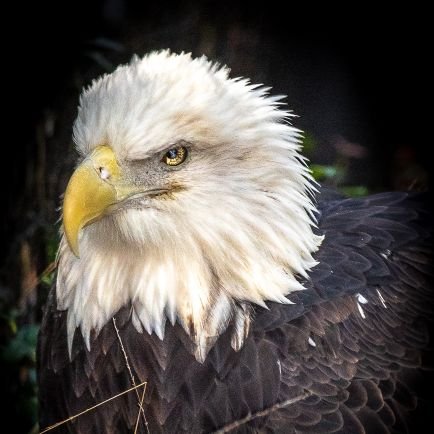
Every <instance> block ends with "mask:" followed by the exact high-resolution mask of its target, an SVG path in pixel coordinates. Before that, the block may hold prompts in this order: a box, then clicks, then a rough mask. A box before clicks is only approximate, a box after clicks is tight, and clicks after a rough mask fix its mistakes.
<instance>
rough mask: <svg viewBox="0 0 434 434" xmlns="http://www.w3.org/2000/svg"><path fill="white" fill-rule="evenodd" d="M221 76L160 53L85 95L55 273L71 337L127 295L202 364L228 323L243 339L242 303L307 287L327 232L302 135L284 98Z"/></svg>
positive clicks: (136, 314)
mask: <svg viewBox="0 0 434 434" xmlns="http://www.w3.org/2000/svg"><path fill="white" fill-rule="evenodd" d="M228 74H229V70H228V69H227V68H220V67H219V66H218V65H216V64H213V63H211V62H209V61H208V60H207V59H206V58H205V57H201V58H198V59H192V58H191V56H190V55H189V54H180V55H177V54H171V53H170V52H168V51H162V52H155V53H151V54H149V55H147V56H145V57H144V58H142V59H139V58H137V57H136V58H134V59H133V60H132V61H131V63H130V64H128V65H125V66H121V67H119V68H118V69H117V70H116V71H115V72H114V73H112V74H110V75H106V76H104V77H102V78H100V79H98V80H96V81H94V82H93V83H92V85H91V86H90V88H88V89H87V90H85V91H84V93H83V95H82V96H81V99H80V108H79V113H78V117H77V120H76V122H75V125H74V140H75V143H76V146H77V149H78V152H79V154H80V155H81V157H82V158H81V159H82V161H81V163H80V164H79V166H78V167H77V169H76V171H75V172H74V174H73V175H72V177H71V180H70V182H69V184H68V187H67V190H66V194H65V201H64V208H63V217H64V228H65V235H66V236H65V237H64V238H63V240H62V243H61V246H60V251H59V272H58V278H57V299H58V307H59V309H68V333H69V340H70V345H71V343H72V337H73V335H74V332H75V329H76V328H77V327H80V328H81V332H82V333H83V336H84V337H85V339H86V341H87V343H88V345H90V342H89V336H90V332H91V330H92V329H95V330H96V331H98V330H99V329H100V328H101V327H102V326H103V325H104V324H105V323H106V322H107V321H108V320H109V319H110V318H111V317H112V316H113V315H114V314H115V313H116V312H117V311H118V310H119V309H120V308H121V307H122V306H124V305H126V304H128V303H131V305H132V321H133V322H134V325H135V327H136V328H137V330H139V331H143V329H145V330H146V331H147V332H148V333H152V332H155V333H157V334H158V336H160V338H163V336H164V329H165V326H166V319H169V320H170V321H171V322H172V323H174V322H176V321H178V322H179V323H180V324H181V325H182V326H183V327H184V328H185V329H186V331H187V332H188V333H190V335H191V336H192V338H193V340H194V341H195V342H196V344H197V348H198V351H197V358H198V359H199V360H202V359H203V358H204V355H205V354H206V351H207V347H209V342H212V341H213V339H214V338H215V337H216V336H218V335H219V334H220V333H221V332H222V331H223V330H224V329H225V328H226V326H227V324H228V323H229V322H230V321H231V320H233V321H235V322H237V321H238V322H239V323H240V324H241V323H242V324H243V325H242V326H241V325H240V330H239V333H238V336H235V337H234V340H233V345H234V347H235V348H238V347H239V346H240V345H241V343H242V336H243V335H244V334H245V333H246V332H247V329H246V327H247V326H246V325H245V324H247V323H248V321H245V319H246V317H247V316H248V309H246V308H245V307H246V306H247V305H248V303H256V304H260V305H262V304H264V302H265V301H267V300H272V301H277V302H281V303H285V302H287V299H286V298H285V295H287V294H288V293H289V292H291V291H294V290H299V289H302V286H301V285H300V283H299V282H298V281H297V279H296V276H297V275H300V276H305V277H306V271H307V270H309V269H310V268H311V267H312V266H313V265H315V261H314V260H313V258H312V252H314V251H315V250H316V249H317V248H318V245H319V243H320V241H321V239H320V238H319V237H317V236H315V235H314V234H313V232H312V226H313V224H314V218H313V212H314V206H313V204H312V202H311V195H310V192H311V189H312V181H311V178H310V175H309V173H308V170H307V168H306V165H305V164H304V160H303V158H302V157H301V156H300V154H299V149H300V144H299V139H298V138H299V131H298V130H296V129H295V128H293V127H292V126H291V125H290V124H289V118H290V115H289V113H288V112H287V111H284V110H282V108H281V107H282V105H281V103H280V102H279V101H280V99H281V98H280V97H270V96H268V89H266V88H263V87H260V86H257V85H251V84H249V82H248V80H244V79H238V78H234V79H231V78H229V77H228ZM240 318H244V319H243V321H240ZM240 337H241V338H240Z"/></svg>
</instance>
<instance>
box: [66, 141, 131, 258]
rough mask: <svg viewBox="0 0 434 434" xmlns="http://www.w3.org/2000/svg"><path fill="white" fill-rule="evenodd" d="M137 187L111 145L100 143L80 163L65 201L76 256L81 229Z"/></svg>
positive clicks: (71, 246)
mask: <svg viewBox="0 0 434 434" xmlns="http://www.w3.org/2000/svg"><path fill="white" fill-rule="evenodd" d="M135 190H137V188H136V187H134V186H131V185H129V186H128V185H126V183H125V181H124V178H123V176H122V171H121V168H120V166H119V164H118V162H117V161H116V158H115V154H114V152H113V150H112V149H111V148H109V147H108V146H98V147H97V148H95V150H94V151H93V152H92V154H91V155H90V156H89V157H88V158H86V160H84V161H83V163H81V164H80V166H78V167H77V169H76V170H75V172H74V173H73V174H72V176H71V179H70V180H69V183H68V186H67V187H66V192H65V198H64V202H63V227H64V230H65V235H66V239H67V241H68V244H69V246H70V248H71V250H72V251H73V252H74V254H75V256H77V257H78V256H79V248H78V238H79V234H80V231H81V229H83V228H84V227H85V226H87V225H89V224H90V223H92V222H94V221H95V220H98V219H99V218H101V217H103V216H104V214H105V213H106V211H107V209H108V208H109V207H110V206H111V205H114V204H116V203H117V202H119V201H121V200H122V199H124V198H125V197H127V196H128V195H130V194H134V192H135Z"/></svg>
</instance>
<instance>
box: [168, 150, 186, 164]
mask: <svg viewBox="0 0 434 434" xmlns="http://www.w3.org/2000/svg"><path fill="white" fill-rule="evenodd" d="M186 158H187V148H185V147H184V146H177V147H176V148H172V149H169V150H168V151H167V152H166V153H165V154H164V157H163V161H164V162H165V163H166V164H167V165H168V166H178V165H179V164H181V163H183V162H184V161H185V159H186Z"/></svg>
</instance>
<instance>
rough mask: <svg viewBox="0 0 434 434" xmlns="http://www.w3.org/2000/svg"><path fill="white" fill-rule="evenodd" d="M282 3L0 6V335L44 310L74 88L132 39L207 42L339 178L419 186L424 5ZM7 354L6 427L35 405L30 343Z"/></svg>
mask: <svg viewBox="0 0 434 434" xmlns="http://www.w3.org/2000/svg"><path fill="white" fill-rule="evenodd" d="M282 5H283V3H280V2H279V3H278V2H261V3H260V4H258V5H253V4H248V3H246V4H245V5H244V6H241V5H240V4H238V3H236V2H229V1H218V2H217V1H215V2H193V1H190V2H185V1H184V2H178V3H177V5H173V4H170V3H164V2H144V1H137V0H136V1H126V0H104V1H102V0H100V1H94V2H89V1H83V0H78V1H67V2H60V1H58V2H33V3H32V4H24V3H18V4H17V5H16V6H15V10H13V11H10V12H6V13H4V14H3V17H2V20H3V27H5V26H6V25H8V26H9V28H8V30H7V34H6V36H5V37H4V38H3V39H2V48H3V61H4V66H3V71H4V72H5V73H6V78H5V79H4V80H3V88H2V96H3V98H2V99H3V110H4V112H5V113H6V114H7V117H6V120H5V121H4V124H3V128H2V132H3V134H2V144H1V150H2V155H1V161H2V164H1V168H2V170H1V171H0V172H1V178H2V179H1V184H0V185H1V186H2V188H3V191H2V202H3V203H2V213H1V218H2V222H1V228H0V230H1V236H2V240H3V242H2V244H1V246H2V249H1V268H0V309H1V321H2V322H1V328H0V345H1V347H2V348H3V349H4V348H7V347H8V345H9V346H10V342H11V340H13V339H14V337H16V334H17V330H20V329H21V328H22V327H26V326H27V325H35V326H37V324H38V322H39V320H40V315H41V309H40V306H41V304H42V302H43V300H44V299H45V296H46V292H47V286H48V284H45V286H44V282H42V283H41V276H45V275H44V273H43V272H44V270H45V269H46V267H47V266H48V265H49V264H50V261H52V259H53V255H54V254H53V252H54V251H55V248H56V244H57V228H58V225H57V226H56V221H57V219H58V217H59V213H58V211H57V208H58V206H59V204H60V199H59V197H60V195H61V194H62V192H63V190H64V188H65V185H66V182H67V179H68V177H69V175H70V174H71V171H72V168H73V165H74V151H73V146H72V142H71V131H72V128H71V127H72V122H73V119H74V116H75V113H76V107H77V103H78V95H79V92H80V89H81V88H82V86H84V85H87V84H89V83H90V81H91V80H92V78H95V77H97V76H98V75H100V74H102V73H104V72H110V71H112V70H113V69H114V67H115V66H116V65H117V64H118V63H121V62H122V63H124V62H127V61H128V60H129V59H130V57H131V56H132V54H134V53H137V54H139V55H142V54H144V53H146V52H148V51H150V50H154V49H162V48H170V49H171V50H172V51H175V52H180V51H182V50H184V51H191V52H192V53H193V55H195V56H196V55H201V54H206V55H207V56H208V57H210V58H211V59H214V60H216V61H219V62H221V63H225V64H227V65H228V66H229V67H230V68H231V70H232V76H240V75H242V76H246V77H250V78H251V79H252V81H253V82H260V83H264V84H266V85H267V86H272V88H273V90H272V92H273V93H277V94H285V95H287V99H286V101H287V103H288V105H289V107H290V108H291V109H292V110H293V111H294V112H295V113H296V114H297V115H298V116H299V117H298V118H296V119H295V120H294V123H295V125H296V126H297V127H299V128H301V129H303V130H304V131H306V134H307V140H306V153H307V154H308V156H309V157H310V158H311V160H312V161H313V162H314V163H316V164H321V165H330V166H333V165H336V164H337V165H339V164H340V165H341V166H342V167H344V169H345V170H344V171H343V174H342V175H341V176H340V177H338V179H332V180H331V182H332V183H334V184H336V185H337V186H340V185H350V186H351V185H355V186H359V185H361V186H364V187H365V188H367V190H368V191H369V192H376V191H382V190H391V189H416V190H424V189H427V188H428V186H429V184H430V183H431V182H432V178H430V176H429V175H430V172H429V166H430V164H429V162H430V158H429V157H428V151H429V146H430V145H431V141H432V138H431V136H432V134H431V129H430V126H431V125H430V122H429V119H428V116H427V113H428V108H427V105H428V106H429V102H430V100H429V98H428V96H427V94H428V89H429V86H428V80H427V77H428V71H427V67H426V60H427V58H428V56H429V55H430V54H429V52H428V50H427V47H426V42H427V39H428V27H427V24H426V21H425V17H428V12H427V11H425V10H423V9H418V8H417V7H416V6H414V7H412V8H410V9H409V7H408V5H407V6H405V7H402V8H398V7H397V6H396V5H394V6H393V9H384V10H379V6H377V7H374V6H372V5H369V4H368V3H363V4H356V3H348V6H347V7H346V8H342V7H336V8H332V7H331V6H330V4H328V5H323V6H321V7H320V8H319V7H318V5H315V4H314V3H312V4H311V3H309V2H307V3H304V4H303V7H300V5H299V4H298V3H293V2H285V6H287V7H288V10H287V11H283V9H282V8H283V6H282ZM427 103H428V104H427ZM41 273H42V274H41ZM42 280H43V279H42ZM48 283H49V282H48ZM11 318H12V319H11ZM11 321H13V323H14V324H15V326H14V327H12V326H11ZM2 360H3V359H2ZM3 362H4V360H3ZM4 363H5V368H4V369H2V377H4V378H1V380H2V383H3V384H6V388H5V389H4V390H6V392H4V393H7V394H8V396H9V397H10V400H9V404H8V406H7V407H4V408H3V410H4V411H5V414H8V415H9V417H10V418H11V420H13V421H14V424H15V426H16V430H14V432H27V431H28V430H29V429H30V428H31V427H32V424H33V421H32V417H33V416H32V415H31V414H32V413H31V411H30V412H29V413H27V412H23V408H24V407H23V406H25V405H26V404H23V402H26V401H25V400H26V399H27V395H28V394H31V393H32V390H34V379H32V378H33V377H32V375H34V362H33V355H32V354H25V355H24V356H23V357H21V358H19V359H13V361H11V360H9V361H6V362H4ZM32 381H33V383H32ZM9 390H10V392H8V391H9ZM23 400H24V401H23ZM3 423H4V424H5V423H6V421H5V420H3Z"/></svg>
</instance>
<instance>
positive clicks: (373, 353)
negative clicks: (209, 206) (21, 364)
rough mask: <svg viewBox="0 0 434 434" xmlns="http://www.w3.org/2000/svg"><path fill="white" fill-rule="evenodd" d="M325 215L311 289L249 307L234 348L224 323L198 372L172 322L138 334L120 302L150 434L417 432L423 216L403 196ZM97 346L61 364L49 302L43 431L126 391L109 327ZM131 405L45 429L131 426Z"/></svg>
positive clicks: (424, 319)
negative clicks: (241, 341)
mask: <svg viewBox="0 0 434 434" xmlns="http://www.w3.org/2000/svg"><path fill="white" fill-rule="evenodd" d="M320 211H321V215H320V226H319V231H320V232H321V233H324V234H325V241H324V243H323V245H322V247H321V249H320V250H319V252H318V253H317V255H316V257H317V259H318V261H319V262H320V263H319V265H318V266H317V267H315V268H314V269H313V271H312V273H311V276H310V280H309V281H307V282H305V284H306V287H307V289H306V290H305V291H301V292H297V293H294V294H292V295H291V297H290V298H291V300H292V301H293V302H295V304H294V305H280V304H275V303H269V310H266V309H262V308H255V318H254V321H253V326H252V329H251V332H250V335H249V337H248V338H247V340H246V343H245V345H244V346H243V348H242V349H241V351H239V352H234V351H233V350H232V349H231V347H230V334H231V330H230V328H229V329H228V330H227V332H226V333H225V334H223V335H222V336H221V337H220V338H219V340H218V341H217V343H216V345H215V346H214V347H213V349H212V350H211V352H210V353H209V356H208V357H207V359H206V361H205V363H204V364H200V363H198V362H197V361H196V360H195V358H194V357H193V356H192V346H191V343H190V340H189V338H188V336H187V335H186V334H185V332H184V331H183V330H182V329H181V327H179V326H178V325H176V326H174V327H172V326H167V327H166V336H165V339H164V340H163V341H160V340H159V339H158V338H157V337H156V336H155V335H152V336H149V335H148V334H147V333H144V334H139V333H137V332H136V331H135V329H134V327H133V325H132V323H131V321H130V315H129V314H130V309H129V307H128V306H127V307H125V308H123V309H122V310H121V311H120V312H119V313H118V314H117V315H116V324H117V327H118V329H119V332H120V336H121V339H122V342H123V345H124V348H125V351H126V354H127V355H128V362H129V364H130V366H131V370H132V374H133V375H134V378H135V381H136V383H137V384H139V383H140V382H142V381H147V387H146V393H145V397H144V402H145V406H144V412H145V415H146V420H147V423H148V430H149V432H150V433H158V432H165V433H181V432H186V433H187V432H188V433H200V432H213V431H218V430H221V432H237V433H251V432H270V433H345V434H349V433H350V434H353V433H354V434H356V433H365V432H366V433H383V432H384V433H395V432H396V433H398V432H405V431H406V429H407V428H408V427H410V429H411V426H412V425H411V422H410V425H409V422H408V420H409V419H408V415H409V414H410V412H411V410H413V409H414V408H415V407H416V401H417V400H416V396H415V392H414V390H416V389H415V386H416V385H417V380H418V378H417V377H418V375H419V374H418V372H419V371H420V368H421V367H422V365H423V360H422V357H423V353H424V349H425V348H426V347H427V344H428V323H429V317H430V315H432V299H433V297H432V279H431V275H430V273H431V269H430V263H429V258H430V252H429V249H428V247H429V245H430V244H429V243H430V236H431V235H430V230H429V229H430V225H431V220H430V218H429V216H428V214H426V213H425V212H424V211H423V210H422V209H421V207H420V205H419V199H418V198H417V197H413V196H410V195H407V194H382V195H376V196H372V197H369V198H364V199H357V200H355V199H346V200H341V199H336V200H334V201H329V202H327V203H324V204H320ZM91 349H92V350H91V352H90V353H89V352H88V351H87V350H86V349H85V345H84V343H83V340H82V338H81V336H80V333H79V332H77V333H76V336H75V338H74V344H73V355H72V360H70V359H69V356H68V351H67V343H66V313H65V312H59V311H57V310H56V303H55V297H54V293H53V294H51V296H50V299H49V301H48V304H47V310H46V314H45V318H44V321H43V324H42V327H41V333H40V337H39V348H38V363H39V385H40V411H41V414H40V425H41V428H44V427H46V426H49V425H51V424H54V423H56V422H58V421H60V420H63V419H66V418H67V417H69V416H71V415H74V414H76V413H78V412H80V411H82V410H84V409H86V408H89V407H91V406H93V405H95V404H97V403H99V402H101V401H103V400H105V399H107V398H109V397H111V396H114V395H115V394H117V393H120V392H122V391H124V390H126V389H128V388H129V387H131V380H130V376H129V373H128V370H127V368H126V363H125V358H124V355H123V352H122V350H121V347H120V343H119V340H118V339H117V335H116V332H115V328H114V325H113V323H112V322H109V323H108V324H107V325H106V326H105V327H104V329H103V330H102V331H101V333H100V334H99V336H95V337H94V338H93V340H92V343H91ZM426 378H427V377H422V379H426ZM141 393H142V389H138V395H139V397H140V396H141ZM137 402H138V397H137V395H136V393H135V392H130V393H128V394H126V395H123V396H122V397H119V398H117V399H115V400H113V401H111V402H110V403H108V404H105V405H103V406H101V407H98V408H97V409H96V410H94V411H91V412H88V413H86V414H84V415H83V416H80V417H79V418H76V419H75V420H73V421H71V422H68V423H66V424H64V425H62V426H61V427H59V428H57V429H56V431H53V432H57V433H59V432H74V433H123V432H125V433H126V432H133V430H134V426H135V424H136V419H137V415H138V413H139V409H138V404H137ZM427 405H428V403H427V402H425V406H427ZM138 432H142V433H143V432H145V433H146V432H147V429H146V427H145V423H144V421H143V418H141V419H140V423H139V431H138ZM414 432H418V433H419V432H423V431H421V429H420V427H419V428H417V431H414Z"/></svg>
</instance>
